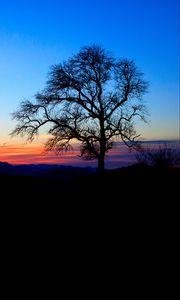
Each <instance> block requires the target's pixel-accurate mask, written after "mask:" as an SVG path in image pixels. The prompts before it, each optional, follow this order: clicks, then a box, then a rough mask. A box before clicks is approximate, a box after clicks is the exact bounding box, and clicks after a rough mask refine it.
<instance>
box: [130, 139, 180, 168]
mask: <svg viewBox="0 0 180 300" xmlns="http://www.w3.org/2000/svg"><path fill="white" fill-rule="evenodd" d="M136 159H137V161H138V162H139V163H140V164H144V165H148V166H152V167H156V168H160V169H164V168H171V167H174V166H178V165H179V164H180V148H179V147H175V146H174V147H173V146H167V145H166V144H165V145H163V146H159V147H158V148H150V147H147V148H140V149H139V150H138V152H137V154H136Z"/></svg>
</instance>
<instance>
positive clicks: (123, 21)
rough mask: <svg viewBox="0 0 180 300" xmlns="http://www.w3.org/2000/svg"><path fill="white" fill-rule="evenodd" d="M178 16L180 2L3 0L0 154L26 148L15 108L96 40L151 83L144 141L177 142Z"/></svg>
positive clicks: (0, 9)
mask: <svg viewBox="0 0 180 300" xmlns="http://www.w3.org/2000/svg"><path fill="white" fill-rule="evenodd" d="M179 14H180V13H179V1H178V0H111V1H107V0H91V1H86V0H76V1H74V0H66V1H64V0H63V1H61V0H59V1H56V0H51V1H50V0H31V1H29V0H24V1H23V0H7V1H4V0H0V146H1V147H3V148H1V153H2V151H4V153H6V154H8V153H10V154H11V153H14V154H18V153H19V147H20V146H19V145H21V152H22V151H23V150H22V149H24V151H25V153H26V151H27V147H28V145H25V146H23V145H22V143H23V142H24V141H22V140H21V139H16V138H11V137H10V136H9V133H10V132H11V131H12V130H13V128H14V126H15V123H14V121H12V119H11V113H12V112H13V111H15V110H16V109H17V107H18V104H19V103H20V101H22V100H23V99H27V98H30V99H32V98H33V95H34V94H35V93H36V92H37V91H41V90H42V89H43V88H44V87H45V83H46V80H47V74H48V72H49V69H50V66H51V65H54V64H58V63H59V62H62V61H63V60H66V59H68V58H69V57H70V56H72V55H73V54H75V53H77V52H78V51H79V50H80V48H81V47H82V46H84V45H91V44H99V45H101V46H102V47H104V48H105V49H107V50H110V51H111V52H113V54H114V56H116V57H119V58H122V57H127V58H128V59H133V60H135V62H136V64H137V66H138V68H139V69H140V70H141V71H142V72H143V73H144V78H145V80H147V81H148V82H149V84H150V86H149V93H148V94H146V95H145V97H144V100H145V103H146V105H147V107H148V110H149V114H150V117H149V119H150V123H149V124H148V125H147V124H143V123H138V128H137V129H138V131H139V132H140V133H141V134H142V138H143V139H145V140H149V139H150V140H162V139H165V140H168V139H179V134H180V132H179V130H180V129H179V127H180V104H179V101H180V100H179V48H180V46H179V45H180V44H179ZM42 140H43V138H42V137H41V139H40V140H37V141H35V144H34V151H35V149H37V148H36V146H37V144H38V143H39V145H41V143H42ZM16 146H17V148H16ZM29 147H30V148H29V149H30V150H29V151H33V150H32V149H33V148H32V147H33V145H31V146H29ZM38 147H39V146H38ZM10 149H11V151H10ZM12 149H13V152H12ZM8 151H10V152H8ZM21 154H22V153H21ZM0 160H1V156H0Z"/></svg>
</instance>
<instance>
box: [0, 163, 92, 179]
mask: <svg viewBox="0 0 180 300" xmlns="http://www.w3.org/2000/svg"><path fill="white" fill-rule="evenodd" d="M95 171H96V169H95V168H92V167H73V166H64V165H56V164H54V165H52V164H23V165H11V164H9V163H7V162H0V174H8V175H14V176H16V175H19V176H33V177H34V176H35V177H36V176H37V177H48V178H58V179H59V178H61V179H62V178H71V177H75V176H83V175H85V174H89V173H94V172H95Z"/></svg>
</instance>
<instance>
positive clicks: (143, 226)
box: [0, 166, 180, 284]
mask: <svg viewBox="0 0 180 300" xmlns="http://www.w3.org/2000/svg"><path fill="white" fill-rule="evenodd" d="M73 172H74V171H73ZM56 175H57V174H56ZM66 175H67V174H66ZM55 177H56V178H55ZM57 177H58V176H50V177H49V178H48V177H42V176H20V175H18V176H16V175H15V174H11V175H10V174H1V175H0V188H1V199H0V213H1V242H2V243H1V245H2V249H3V254H2V257H6V258H7V259H6V261H8V262H9V263H10V265H11V267H12V266H14V265H15V268H14V269H15V270H17V269H18V262H19V261H21V263H24V262H25V266H26V268H27V266H28V268H31V266H33V265H34V262H36V264H35V266H34V268H37V265H39V263H40V266H41V269H42V270H44V268H45V267H46V262H47V260H49V261H51V262H52V264H53V265H55V266H56V264H57V261H59V260H60V261H62V262H64V258H65V257H66V258H67V259H68V261H69V262H70V264H72V266H73V265H74V264H75V262H78V260H77V258H78V257H81V263H82V262H85V264H86V265H87V264H90V265H93V261H95V259H96V260H97V261H101V264H102V270H104V268H105V267H106V263H105V262H106V261H109V262H111V263H112V265H113V266H115V267H116V266H117V264H119V263H120V265H122V264H123V265H125V266H126V267H125V270H126V272H129V271H128V270H131V272H134V275H133V276H134V278H135V277H136V276H137V274H136V273H137V272H139V270H140V268H141V271H140V272H141V273H142V275H143V274H144V273H145V272H146V273H149V276H150V277H151V275H150V274H151V273H152V274H153V278H154V276H156V277H157V282H158V280H159V279H158V278H159V277H158V276H159V275H158V274H165V275H164V276H166V274H167V270H168V268H171V265H172V264H173V265H174V264H175V260H176V258H175V255H174V253H175V252H176V249H177V244H178V237H179V233H178V228H179V226H178V224H179V221H178V220H179V178H180V168H174V169H170V170H164V171H162V170H161V171H159V170H155V169H151V168H147V167H142V166H132V167H128V168H121V169H116V170H113V171H107V172H105V174H104V175H102V176H100V175H98V174H96V173H94V172H92V173H90V174H87V173H86V174H83V175H82V174H81V176H78V177H77V176H75V174H74V175H73V176H63V178H61V179H58V178H57ZM65 262H66V261H65ZM97 266H98V263H96V268H97ZM140 266H141V267H140ZM77 268H79V266H78V265H76V267H75V269H77ZM133 270H134V271H133ZM118 272H119V271H118ZM115 273H116V272H115ZM132 274H133V273H132ZM161 278H162V275H161ZM158 284H159V283H158Z"/></svg>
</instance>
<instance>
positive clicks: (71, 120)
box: [12, 45, 148, 171]
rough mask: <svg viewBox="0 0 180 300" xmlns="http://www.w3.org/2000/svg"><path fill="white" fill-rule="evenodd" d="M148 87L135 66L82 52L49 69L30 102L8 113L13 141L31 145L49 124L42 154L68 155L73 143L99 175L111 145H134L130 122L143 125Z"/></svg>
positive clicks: (101, 52)
mask: <svg viewBox="0 0 180 300" xmlns="http://www.w3.org/2000/svg"><path fill="white" fill-rule="evenodd" d="M147 87H148V83H147V82H146V81H145V80H143V74H142V73H141V72H140V71H139V70H138V68H137V67H136V64H135V62H134V61H132V60H128V59H126V58H122V59H116V58H115V57H114V56H113V55H112V54H111V53H109V52H108V51H106V50H105V49H103V48H102V47H100V46H98V45H93V46H87V47H83V48H82V49H81V50H80V52H79V53H78V54H76V55H73V56H72V57H71V58H70V59H68V60H67V61H65V62H62V63H60V64H58V65H54V66H52V68H51V71H50V73H49V77H48V81H47V84H46V87H45V89H44V90H43V91H42V92H40V93H37V94H36V95H35V99H34V100H33V101H31V100H25V101H22V102H21V103H20V107H19V108H18V109H17V111H15V112H14V113H13V118H14V119H15V120H16V121H17V125H16V127H15V129H14V131H13V132H12V135H21V136H24V135H25V136H27V139H28V140H29V141H32V140H33V138H34V137H35V136H36V135H37V134H38V132H39V129H40V128H41V127H42V126H44V125H45V124H49V127H48V128H49V129H48V133H49V135H50V138H49V139H48V140H47V142H46V144H45V148H46V150H48V151H49V150H55V151H57V152H61V151H63V150H65V151H67V150H68V149H69V148H70V146H71V141H72V140H73V139H76V140H78V141H79V142H80V144H81V146H80V153H81V157H82V158H85V159H97V160H98V166H99V170H100V171H102V170H104V161H105V155H106V153H107V152H108V151H109V150H110V149H111V148H112V147H113V143H114V141H115V140H117V139H121V140H122V141H123V142H124V143H125V144H126V145H127V146H128V147H134V146H135V145H136V143H137V140H138V137H139V135H138V134H137V133H136V130H135V127H134V122H133V121H134V118H135V117H139V118H140V119H142V120H143V121H145V116H146V107H145V106H144V104H143V99H142V97H143V95H144V93H145V92H146V91H147Z"/></svg>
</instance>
